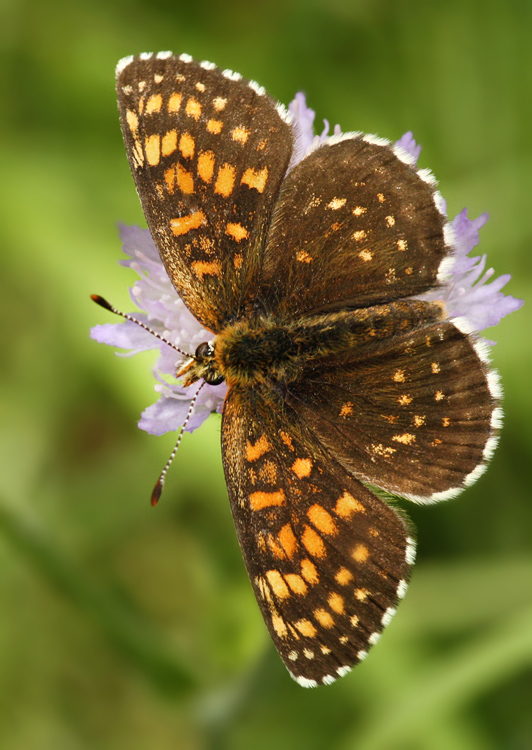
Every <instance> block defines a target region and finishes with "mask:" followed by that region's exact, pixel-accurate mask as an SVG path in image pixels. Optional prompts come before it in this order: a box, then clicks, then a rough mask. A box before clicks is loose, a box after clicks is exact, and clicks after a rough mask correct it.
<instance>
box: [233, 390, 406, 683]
mask: <svg viewBox="0 0 532 750" xmlns="http://www.w3.org/2000/svg"><path fill="white" fill-rule="evenodd" d="M273 398H274V396H273V393H272V392H269V393H268V392H266V391H261V392H259V391H258V390H255V391H253V392H252V391H250V390H247V391H245V392H242V391H238V390H236V389H232V390H231V391H230V392H229V395H228V397H227V399H226V402H225V406H224V412H223V419H222V449H223V461H224V469H225V475H226V480H227V486H228V490H229V497H230V500H231V507H232V511H233V515H234V519H235V524H236V528H237V532H238V537H239V541H240V545H241V548H242V553H243V556H244V560H245V563H246V566H247V570H248V574H249V577H250V579H251V583H252V585H253V589H254V591H255V595H256V597H257V600H258V603H259V605H260V608H261V610H262V613H263V616H264V619H265V621H266V625H267V626H268V629H269V631H270V634H271V637H272V639H273V641H274V643H275V645H276V647H277V649H278V651H279V653H280V655H281V657H282V659H283V661H284V662H285V664H286V666H287V668H288V669H289V671H290V673H291V674H292V676H293V677H294V678H295V679H296V680H297V681H298V682H299V683H300V684H301V685H303V686H306V687H309V686H310V687H311V686H315V685H317V684H328V683H329V682H332V681H333V680H334V679H336V678H337V677H338V676H341V675H343V674H345V673H346V672H347V671H349V669H350V668H351V667H352V666H353V665H354V664H356V663H357V662H358V661H360V660H362V659H363V658H364V657H365V656H366V654H367V651H368V649H369V648H370V647H371V645H373V644H374V643H376V642H377V640H378V638H379V636H380V633H381V631H382V629H383V628H384V627H385V626H386V625H387V624H388V622H389V621H390V620H391V618H392V616H393V614H394V612H395V607H396V605H397V602H398V600H399V598H401V597H402V596H403V595H404V593H405V591H406V586H407V583H406V582H407V579H408V576H409V569H410V566H411V563H412V562H413V558H414V549H415V548H414V542H413V540H412V538H411V537H410V536H409V533H408V531H407V529H406V526H405V523H404V522H403V520H402V518H400V517H399V515H398V514H397V513H396V512H395V511H394V510H392V509H391V508H390V507H389V506H387V505H386V504H385V503H384V502H382V501H381V500H379V499H378V498H377V497H376V496H375V495H373V494H372V493H371V492H369V490H367V489H366V488H365V487H364V486H363V485H362V484H361V483H360V482H359V481H357V480H356V479H354V478H352V477H351V476H350V475H349V474H348V473H347V472H346V471H345V470H344V469H343V468H342V467H341V466H340V465H339V464H338V463H337V462H336V461H335V459H334V458H333V456H331V455H330V454H329V453H328V452H327V451H326V450H324V449H323V447H322V446H320V444H319V442H317V441H316V440H315V439H314V438H313V436H312V434H311V432H310V431H309V430H308V429H306V428H305V427H304V426H303V425H302V424H301V422H300V421H299V420H298V418H297V416H296V414H295V412H293V410H292V409H290V408H288V407H286V406H283V405H282V402H277V401H275V400H273V401H272V399H273Z"/></svg>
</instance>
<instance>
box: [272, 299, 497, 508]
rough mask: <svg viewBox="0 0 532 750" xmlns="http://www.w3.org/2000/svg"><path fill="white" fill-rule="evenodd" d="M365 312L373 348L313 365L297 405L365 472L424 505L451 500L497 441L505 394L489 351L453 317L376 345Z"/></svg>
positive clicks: (291, 399) (349, 464)
mask: <svg viewBox="0 0 532 750" xmlns="http://www.w3.org/2000/svg"><path fill="white" fill-rule="evenodd" d="M395 304H396V303H392V304H391V305H389V307H388V313H387V314H388V315H389V316H392V317H393V316H394V315H395V314H396V313H395V309H394V308H395ZM429 307H432V305H429V304H427V308H429ZM364 312H365V313H367V314H368V318H367V320H366V321H365V322H366V324H367V327H368V336H367V340H368V343H366V344H365V345H364V346H362V347H358V348H356V349H353V350H348V351H346V352H343V353H342V354H338V355H334V356H328V357H324V358H323V359H321V360H318V361H317V362H314V363H312V367H311V366H308V367H307V368H306V369H305V371H304V374H303V377H302V378H301V380H299V381H298V382H297V383H294V384H290V386H289V390H288V394H287V396H286V398H287V401H288V403H289V404H290V406H291V407H292V408H293V409H294V410H295V411H296V412H297V414H298V416H299V417H300V419H301V420H302V421H304V423H305V424H306V425H307V426H308V428H309V429H310V430H311V431H313V433H314V434H315V435H316V436H317V437H318V438H319V439H320V440H321V441H322V442H323V444H324V445H325V446H327V448H328V450H329V451H330V452H331V453H332V454H333V455H334V456H335V457H336V459H337V460H338V461H339V462H340V463H341V464H342V466H343V467H344V468H345V469H346V470H347V471H349V472H351V473H353V474H354V475H355V476H357V477H359V478H361V479H363V480H365V481H368V482H370V483H372V484H375V485H376V486H378V487H381V488H383V489H386V490H388V491H390V492H394V493H398V494H401V495H406V496H410V497H411V498H412V499H415V500H418V501H421V502H434V501H437V500H442V499H445V498H446V497H451V496H453V495H455V494H457V492H458V491H459V490H460V489H462V488H463V487H466V486H468V485H469V484H472V482H473V481H474V480H475V479H476V478H477V477H478V476H480V474H481V473H482V472H483V470H484V467H485V463H486V461H487V460H488V459H489V458H490V456H491V454H492V452H493V450H494V448H495V445H496V441H497V431H498V427H499V426H500V417H501V410H500V407H499V402H500V395H501V394H500V388H499V385H498V376H497V373H496V372H494V371H490V369H489V366H488V363H487V359H486V354H485V349H486V346H485V345H484V346H483V345H482V343H481V342H475V341H474V340H473V339H471V338H470V336H469V335H467V334H466V333H464V332H463V331H461V330H460V329H459V328H458V327H457V326H456V325H454V324H453V323H451V322H449V321H446V320H441V321H436V322H432V323H427V324H426V325H423V324H420V323H418V325H417V327H415V328H413V329H411V330H409V331H407V332H404V333H397V332H396V333H394V334H393V335H392V336H389V337H388V338H383V339H382V340H380V341H377V342H374V343H371V335H370V334H371V332H372V331H373V332H374V331H375V330H376V325H375V323H374V322H372V317H371V308H370V309H369V310H368V311H364ZM426 317H427V320H429V313H428V312H427V316H426Z"/></svg>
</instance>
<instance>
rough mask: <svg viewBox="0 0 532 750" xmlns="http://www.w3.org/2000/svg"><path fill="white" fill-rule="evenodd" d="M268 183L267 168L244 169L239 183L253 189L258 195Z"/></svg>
mask: <svg viewBox="0 0 532 750" xmlns="http://www.w3.org/2000/svg"><path fill="white" fill-rule="evenodd" d="M267 181H268V167H264V169H251V168H250V169H246V171H245V172H244V174H243V175H242V179H241V180H240V182H241V183H242V184H243V185H247V186H248V187H250V188H255V190H258V191H259V193H262V192H263V191H264V188H265V187H266V183H267Z"/></svg>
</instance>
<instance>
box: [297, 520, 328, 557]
mask: <svg viewBox="0 0 532 750" xmlns="http://www.w3.org/2000/svg"><path fill="white" fill-rule="evenodd" d="M301 541H302V542H303V544H304V545H305V548H306V549H307V551H308V552H309V553H310V554H311V555H312V556H313V557H325V556H326V554H327V550H326V549H325V544H324V543H323V539H322V538H321V536H320V535H319V534H318V533H317V532H316V531H314V529H313V528H311V527H310V526H305V530H304V531H303V534H302V536H301Z"/></svg>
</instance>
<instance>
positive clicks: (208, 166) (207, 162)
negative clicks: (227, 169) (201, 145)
mask: <svg viewBox="0 0 532 750" xmlns="http://www.w3.org/2000/svg"><path fill="white" fill-rule="evenodd" d="M198 174H199V176H200V177H201V179H202V180H203V182H210V181H211V180H212V176H213V174H214V154H213V152H212V151H201V152H200V154H199V155H198Z"/></svg>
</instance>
